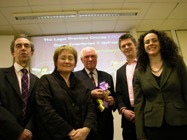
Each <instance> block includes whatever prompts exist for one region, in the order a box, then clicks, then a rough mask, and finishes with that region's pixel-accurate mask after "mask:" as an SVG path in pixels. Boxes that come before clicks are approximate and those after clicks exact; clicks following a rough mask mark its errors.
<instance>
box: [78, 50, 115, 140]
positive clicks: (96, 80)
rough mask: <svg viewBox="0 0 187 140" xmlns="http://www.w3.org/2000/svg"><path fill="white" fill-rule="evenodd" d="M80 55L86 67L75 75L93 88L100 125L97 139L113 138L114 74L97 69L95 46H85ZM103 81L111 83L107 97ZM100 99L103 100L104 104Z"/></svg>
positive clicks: (108, 139)
mask: <svg viewBox="0 0 187 140" xmlns="http://www.w3.org/2000/svg"><path fill="white" fill-rule="evenodd" d="M80 55H81V61H82V63H83V64H84V69H82V70H80V71H77V72H75V75H76V76H78V77H80V78H82V79H83V80H84V82H85V84H86V85H87V86H88V88H89V89H90V90H92V92H91V95H92V98H93V99H94V101H95V105H96V113H97V125H98V127H97V129H98V130H97V139H96V140H113V135H114V125H113V114H112V110H113V111H115V92H114V85H113V79H112V76H111V75H110V74H108V73H106V72H104V71H100V70H97V69H96V65H97V52H96V50H95V49H94V48H92V47H86V48H83V49H82V51H81V54H80ZM90 72H91V75H90ZM102 82H105V83H107V84H108V85H109V88H107V87H106V89H108V91H110V93H109V96H107V97H106V94H105V91H106V90H105V89H104V90H103V89H102V87H99V86H101V85H100V84H101V83H102ZM98 101H101V102H102V103H103V106H102V105H101V104H99V103H98ZM101 102H100V103H101Z"/></svg>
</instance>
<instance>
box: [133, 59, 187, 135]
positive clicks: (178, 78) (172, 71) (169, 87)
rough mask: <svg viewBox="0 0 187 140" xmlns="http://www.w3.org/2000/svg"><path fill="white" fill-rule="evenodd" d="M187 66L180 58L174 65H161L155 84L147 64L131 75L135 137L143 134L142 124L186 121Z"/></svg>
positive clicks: (182, 122)
mask: <svg viewBox="0 0 187 140" xmlns="http://www.w3.org/2000/svg"><path fill="white" fill-rule="evenodd" d="M186 80H187V68H186V65H185V63H184V61H183V60H179V61H178V62H177V66H176V67H175V68H171V67H169V66H168V65H167V64H166V63H164V65H163V72H162V75H161V79H160V86H158V84H157V82H156V80H155V78H154V76H153V74H152V72H151V69H150V67H149V66H147V68H146V70H145V72H143V71H139V70H138V69H136V71H135V75H134V93H135V104H134V105H135V114H136V117H135V120H136V123H135V124H136V129H137V131H136V132H137V138H145V132H144V126H146V127H160V126H161V125H162V123H163V120H164V119H165V121H166V122H167V124H169V125H171V126H182V125H187V82H186Z"/></svg>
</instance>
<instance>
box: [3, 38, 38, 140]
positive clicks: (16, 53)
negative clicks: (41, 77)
mask: <svg viewBox="0 0 187 140" xmlns="http://www.w3.org/2000/svg"><path fill="white" fill-rule="evenodd" d="M33 53H34V46H33V44H32V42H31V41H30V40H29V39H28V38H27V37H25V36H24V37H23V36H20V37H18V38H16V39H15V40H14V41H13V42H12V44H11V54H12V56H13V58H14V60H15V63H14V65H13V66H11V67H9V68H1V69H0V139H1V140H31V139H34V137H33V120H32V119H33V112H34V98H35V97H34V96H35V95H34V94H35V87H36V84H37V81H38V78H37V77H36V76H35V75H33V74H31V73H30V72H29V62H30V59H31V56H32V55H33ZM22 69H24V71H26V73H25V75H24V72H23V70H22ZM23 75H24V76H23ZM22 77H24V79H23V78H22ZM22 79H23V80H24V81H22ZM23 83H24V84H23ZM22 84H23V85H22Z"/></svg>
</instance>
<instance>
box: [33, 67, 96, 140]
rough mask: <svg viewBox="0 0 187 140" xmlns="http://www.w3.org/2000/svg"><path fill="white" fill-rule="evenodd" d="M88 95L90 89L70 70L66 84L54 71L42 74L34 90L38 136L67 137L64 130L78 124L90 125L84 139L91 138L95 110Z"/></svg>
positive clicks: (50, 139)
mask: <svg viewBox="0 0 187 140" xmlns="http://www.w3.org/2000/svg"><path fill="white" fill-rule="evenodd" d="M90 97H91V96H90V90H89V89H88V88H86V86H84V84H83V83H82V82H81V80H80V79H78V78H76V77H74V74H73V73H71V76H70V87H68V86H67V84H66V82H65V81H64V79H63V78H62V77H61V76H60V74H59V73H58V72H57V71H54V72H53V73H52V74H49V75H44V76H42V77H41V79H40V83H39V85H38V88H37V92H36V101H37V111H38V121H39V122H38V135H39V138H40V140H69V137H67V135H68V133H70V131H71V130H72V129H78V128H82V127H89V128H90V129H91V131H90V134H89V136H88V137H87V140H93V138H94V137H93V135H94V131H96V114H95V108H94V104H93V102H92V99H91V98H90ZM91 135H92V136H91Z"/></svg>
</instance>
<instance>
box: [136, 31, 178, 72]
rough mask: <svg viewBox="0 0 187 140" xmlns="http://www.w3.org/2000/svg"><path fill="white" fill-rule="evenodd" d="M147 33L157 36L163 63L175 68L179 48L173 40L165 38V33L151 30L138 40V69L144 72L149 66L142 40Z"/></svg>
mask: <svg viewBox="0 0 187 140" xmlns="http://www.w3.org/2000/svg"><path fill="white" fill-rule="evenodd" d="M149 33H154V34H156V35H157V36H158V40H159V42H160V46H161V49H160V52H161V57H162V59H163V61H164V62H165V63H167V64H168V65H169V66H170V67H175V66H176V63H177V60H178V58H179V52H180V51H179V50H180V49H179V47H178V46H177V44H176V43H175V42H174V41H173V39H171V38H170V37H168V36H167V34H166V33H164V32H162V31H157V30H153V29H152V30H149V31H148V32H146V33H144V34H142V35H141V36H140V37H139V39H138V47H137V59H138V63H137V66H138V68H139V69H141V70H143V71H145V69H146V67H147V65H148V64H149V58H148V54H147V53H146V51H145V49H144V38H145V36H146V35H147V34H149Z"/></svg>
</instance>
